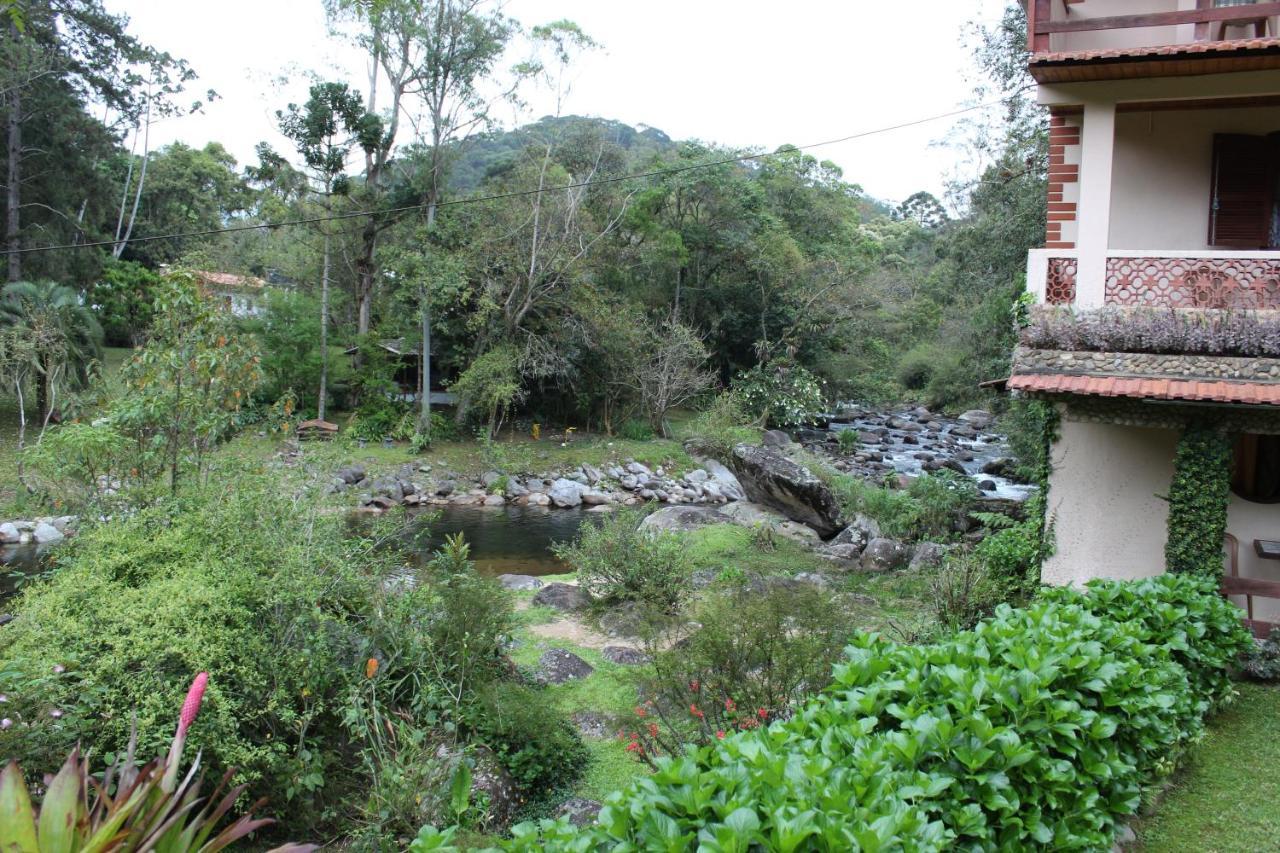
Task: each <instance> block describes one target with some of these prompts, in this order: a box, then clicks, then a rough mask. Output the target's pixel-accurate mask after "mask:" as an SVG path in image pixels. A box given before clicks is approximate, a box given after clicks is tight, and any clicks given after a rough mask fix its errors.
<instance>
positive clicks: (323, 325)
mask: <svg viewBox="0 0 1280 853" xmlns="http://www.w3.org/2000/svg"><path fill="white" fill-rule="evenodd" d="M329 256H330V252H329V229H328V228H326V229H325V232H324V265H323V267H322V271H321V273H320V397H319V399H318V400H317V402H316V417H318V418H319V419H320V420H324V409H325V398H326V397H328V395H329Z"/></svg>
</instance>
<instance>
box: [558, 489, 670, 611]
mask: <svg viewBox="0 0 1280 853" xmlns="http://www.w3.org/2000/svg"><path fill="white" fill-rule="evenodd" d="M643 517H644V514H643V513H642V512H637V511H634V510H623V511H621V512H617V513H614V514H612V515H609V516H607V517H605V519H604V520H603V521H602V522H601V523H600V524H598V525H596V524H584V525H583V526H582V527H581V528H580V529H579V532H578V537H577V538H576V539H575V540H573V541H572V542H570V543H561V544H558V545H556V546H555V548H554V550H555V554H556V556H557V557H559V558H560V559H562V560H564V561H565V562H567V563H569V564H570V565H571V566H573V567H574V568H575V569H576V570H577V571H578V584H579V585H580V586H581V587H582V589H583V590H585V591H586V592H587V593H588V594H590V595H592V596H594V597H596V598H602V599H609V600H614V601H637V602H641V603H644V604H649V605H653V606H655V607H659V608H662V609H672V608H674V607H675V606H676V605H677V604H678V603H679V602H680V600H681V599H682V598H683V597H684V595H685V593H686V591H687V590H688V587H689V576H690V573H691V572H692V562H691V560H690V557H689V551H688V548H687V546H686V544H685V543H684V542H682V541H681V540H680V538H679V537H678V536H675V535H674V534H671V533H665V532H658V531H652V530H641V529H639V523H640V520H641V519H642V518H643Z"/></svg>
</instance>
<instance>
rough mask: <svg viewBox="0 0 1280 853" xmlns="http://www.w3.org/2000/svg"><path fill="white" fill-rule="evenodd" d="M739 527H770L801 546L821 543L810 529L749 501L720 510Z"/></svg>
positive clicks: (815, 533) (735, 503)
mask: <svg viewBox="0 0 1280 853" xmlns="http://www.w3.org/2000/svg"><path fill="white" fill-rule="evenodd" d="M720 512H722V513H724V514H725V515H727V516H729V518H731V519H732V520H733V523H734V524H736V525H738V526H739V527H747V528H751V529H754V528H757V527H764V526H767V527H772V528H773V532H774V533H777V534H778V535H779V536H782V537H785V538H787V539H790V540H792V541H793V542H799V543H800V544H801V545H806V546H811V545H817V544H818V543H820V542H821V541H822V538H821V537H820V536H818V532H817V531H816V530H814V529H813V528H812V527H808V526H806V525H804V524H800V523H798V522H795V521H792V520H791V519H789V518H787V517H786V516H785V515H783V514H782V513H780V512H777V511H776V510H773V509H771V508H769V507H767V506H764V505H763V504H758V503H752V502H751V501H736V502H734V503H731V504H726V505H725V506H723V507H721V508H720Z"/></svg>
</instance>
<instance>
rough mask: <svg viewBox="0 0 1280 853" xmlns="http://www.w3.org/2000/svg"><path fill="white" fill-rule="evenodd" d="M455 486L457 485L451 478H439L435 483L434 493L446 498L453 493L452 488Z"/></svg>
mask: <svg viewBox="0 0 1280 853" xmlns="http://www.w3.org/2000/svg"><path fill="white" fill-rule="evenodd" d="M456 488H458V485H457V484H456V483H454V482H453V480H441V481H440V482H439V483H436V494H437V495H439V496H440V497H442V498H447V497H449V495H451V494H453V490H454V489H456Z"/></svg>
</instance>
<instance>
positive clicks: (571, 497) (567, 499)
mask: <svg viewBox="0 0 1280 853" xmlns="http://www.w3.org/2000/svg"><path fill="white" fill-rule="evenodd" d="M586 491H587V488H586V486H584V485H583V484H582V483H578V482H575V481H573V480H567V479H565V478H564V477H561V478H560V479H559V480H556V481H555V482H554V483H552V484H551V489H550V490H549V491H548V492H547V496H548V497H549V498H551V502H552V503H553V504H555V505H556V506H558V507H562V508H565V509H568V508H570V507H575V506H582V495H583V493H584V492H586Z"/></svg>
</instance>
